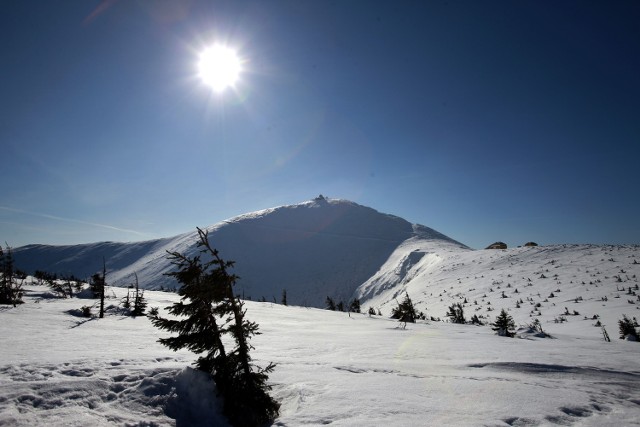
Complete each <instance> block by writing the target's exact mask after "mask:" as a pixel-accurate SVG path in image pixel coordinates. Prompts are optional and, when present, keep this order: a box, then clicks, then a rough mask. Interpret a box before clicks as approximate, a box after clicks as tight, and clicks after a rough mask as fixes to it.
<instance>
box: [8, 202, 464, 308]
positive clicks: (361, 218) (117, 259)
mask: <svg viewBox="0 0 640 427" xmlns="http://www.w3.org/2000/svg"><path fill="white" fill-rule="evenodd" d="M207 230H208V231H209V239H210V242H211V243H212V245H213V246H215V247H216V248H217V249H218V250H219V251H220V254H221V256H222V257H223V258H225V259H227V260H233V261H236V266H235V269H234V272H235V273H236V274H237V275H238V276H240V280H239V281H238V288H237V289H238V292H239V293H242V294H243V295H245V297H247V298H251V299H254V300H259V299H262V298H265V299H266V300H269V301H272V300H273V299H276V300H277V301H280V298H281V295H282V292H283V290H286V291H287V299H288V301H289V303H291V304H298V305H309V306H315V307H320V306H322V305H323V304H324V301H325V299H326V297H327V296H331V297H332V298H335V299H336V300H345V301H347V300H349V299H350V298H352V297H353V295H354V292H355V291H356V289H357V288H358V287H359V286H360V285H361V284H363V283H365V282H366V281H367V280H369V278H370V277H372V276H373V275H374V274H376V272H377V271H379V269H380V268H381V267H382V266H383V265H384V264H385V262H386V261H387V259H388V258H389V256H391V255H392V254H393V253H394V252H395V251H396V250H397V249H398V247H399V246H401V245H403V244H404V243H405V242H406V241H413V242H419V244H420V247H421V248H422V250H423V251H441V250H442V249H443V248H449V249H452V248H454V249H466V247H465V246H464V245H462V244H460V243H458V242H456V241H454V240H452V239H450V238H449V237H447V236H445V235H443V234H441V233H438V232H437V231H435V230H432V229H430V228H428V227H425V226H422V225H416V224H411V223H409V222H408V221H406V220H404V219H402V218H399V217H396V216H393V215H386V214H382V213H380V212H378V211H376V210H374V209H371V208H368V207H365V206H361V205H358V204H356V203H353V202H350V201H346V200H337V199H327V198H324V197H318V198H316V199H314V200H311V201H308V202H303V203H300V204H296V205H291V206H282V207H278V208H273V209H266V210H263V211H258V212H253V213H249V214H245V215H241V216H238V217H235V218H231V219H229V220H226V221H223V222H221V223H219V224H216V225H213V226H211V227H208V228H207ZM196 243H197V232H196V231H195V230H194V231H193V232H190V233H187V234H182V235H179V236H176V237H173V238H166V239H159V240H151V241H147V242H138V243H112V242H104V243H95V244H84V245H75V246H46V245H29V246H24V247H20V248H16V249H15V250H14V255H15V259H16V265H17V266H18V267H20V268H21V269H23V270H26V271H27V272H30V273H33V272H34V271H35V270H43V271H47V272H51V273H62V274H74V275H75V276H76V277H80V278H86V277H88V276H90V275H91V274H93V273H95V272H97V271H101V269H102V259H103V257H104V259H105V261H106V266H107V271H108V277H107V280H108V283H109V284H111V285H116V286H127V285H129V284H131V283H132V282H133V274H134V273H137V275H138V278H139V281H140V285H141V286H142V287H143V288H147V289H160V288H165V289H166V288H169V289H170V288H173V287H175V286H176V282H175V281H174V279H173V278H170V277H167V276H165V275H164V273H166V272H168V271H170V270H171V268H172V266H171V264H170V263H169V261H168V260H167V257H166V255H167V251H178V252H180V253H186V254H195V253H196V251H197V248H196Z"/></svg>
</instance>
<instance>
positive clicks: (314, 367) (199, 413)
mask: <svg viewBox="0 0 640 427" xmlns="http://www.w3.org/2000/svg"><path fill="white" fill-rule="evenodd" d="M498 255H499V254H498V253H496V254H495V255H493V256H494V257H497V256H498ZM490 256H491V255H490ZM416 258H417V256H416ZM424 258H425V257H424V256H422V257H421V258H420V260H419V262H422V260H423V259H424ZM494 260H495V261H496V262H498V259H496V258H494ZM471 264H472V265H473V264H474V263H471ZM465 265H466V264H465ZM469 268H471V267H469ZM469 274H471V273H469ZM25 288H26V290H27V294H26V297H25V304H22V305H20V306H18V307H17V308H13V307H10V306H2V307H0V310H1V311H0V342H1V343H2V347H0V425H11V426H14V425H15V426H38V425H50V426H63V425H64V426H87V425H91V426H111V425H118V426H122V425H129V426H176V425H177V426H181V425H182V426H187V425H188V426H192V425H193V426H198V425H202V426H204V425H208V426H210V425H219V426H224V425H226V424H225V421H224V420H223V418H222V417H221V415H220V405H219V402H217V401H216V399H215V398H212V396H214V394H215V393H214V385H213V384H212V383H211V382H210V381H208V379H207V378H205V377H203V375H202V374H201V373H199V372H196V371H193V370H192V369H190V368H188V367H187V366H188V365H190V364H191V363H192V362H193V361H194V360H195V356H194V355H193V354H191V353H189V352H186V351H178V352H172V351H170V350H168V349H167V348H165V347H163V346H161V345H160V344H159V343H157V339H158V338H159V337H161V336H166V333H164V332H162V331H159V330H157V329H155V328H153V327H152V326H151V323H150V322H149V320H148V319H146V318H145V317H138V318H131V317H127V316H124V315H123V313H122V311H121V310H120V309H118V308H117V304H118V302H119V300H120V298H121V297H122V296H123V295H124V292H126V290H125V289H122V288H110V289H109V292H108V295H110V298H109V299H108V301H107V305H108V306H110V308H109V309H108V310H107V316H106V317H105V318H104V319H86V318H82V317H76V316H74V314H73V313H75V312H76V311H75V310H77V309H78V308H80V307H81V306H83V305H87V304H91V303H93V302H94V301H93V300H87V299H78V298H71V299H57V298H53V297H52V296H51V294H50V293H49V291H48V288H46V287H43V286H38V285H36V284H28V285H26V286H25ZM145 296H146V297H147V298H148V299H149V302H150V304H149V306H150V307H154V306H159V307H166V306H168V305H170V304H171V303H173V302H175V301H176V300H177V299H178V296H177V295H175V294H172V293H163V292H155V291H147V292H146V293H145ZM246 305H247V309H248V314H247V315H248V318H249V319H251V320H255V321H257V322H258V323H259V324H260V326H261V332H262V334H261V335H259V336H256V337H254V339H253V344H254V346H255V350H254V351H253V353H252V354H253V357H254V360H255V362H256V363H257V364H259V365H262V366H264V365H266V364H267V363H269V362H275V363H276V364H277V367H276V369H275V371H274V372H273V373H272V375H271V376H270V382H271V384H272V385H273V390H272V393H273V395H274V396H275V397H276V398H277V399H278V400H279V401H280V402H281V403H282V407H281V416H280V418H278V419H277V420H276V422H275V425H279V426H300V425H326V424H330V425H349V426H360V425H373V426H382V425H394V426H418V425H425V426H426V425H429V426H436V425H438V426H479V425H486V426H507V425H513V426H517V425H520V426H523V425H526V426H535V425H584V426H630V425H640V422H639V421H640V387H639V386H638V384H639V380H640V368H639V365H638V356H639V355H640V345H639V344H638V343H634V342H628V341H623V340H619V339H617V334H616V331H615V328H614V327H613V325H611V328H610V334H611V337H612V342H611V343H606V342H604V341H603V340H602V339H601V337H600V336H598V334H574V333H573V331H574V329H575V328H572V325H577V324H581V323H582V321H573V320H570V321H569V322H566V323H563V324H555V323H552V324H550V325H548V328H547V329H548V331H549V332H550V333H551V334H552V335H553V336H554V337H555V338H554V339H542V338H536V337H535V336H533V335H531V334H526V333H524V334H523V335H522V336H523V338H522V339H518V338H514V339H510V338H502V337H498V336H497V335H495V334H494V333H493V331H491V329H490V328H489V327H487V326H483V327H478V326H471V325H455V324H450V323H441V322H429V323H424V322H423V323H418V324H410V325H408V326H407V328H406V329H402V328H400V327H399V324H398V322H395V321H392V320H389V319H387V318H384V317H380V316H373V317H369V316H367V315H364V314H355V313H351V314H350V315H349V314H347V313H342V312H331V311H325V310H319V309H313V308H303V307H291V306H289V307H286V306H282V305H276V304H272V303H259V302H251V301H248V302H247V303H246ZM599 306H600V304H599V303H597V302H593V301H585V302H583V303H582V306H581V307H583V308H584V309H586V311H590V312H591V311H595V310H596V308H597V309H598V310H599V309H600V307H599ZM593 329H596V328H593ZM575 330H580V328H578V329H575Z"/></svg>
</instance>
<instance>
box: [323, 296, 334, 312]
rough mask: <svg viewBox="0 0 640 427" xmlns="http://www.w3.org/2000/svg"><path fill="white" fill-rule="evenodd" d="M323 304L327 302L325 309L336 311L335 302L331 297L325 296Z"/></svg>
mask: <svg viewBox="0 0 640 427" xmlns="http://www.w3.org/2000/svg"><path fill="white" fill-rule="evenodd" d="M325 304H327V307H326V309H327V310H331V311H336V303H335V302H334V301H333V299H332V298H331V297H327V300H326V302H325Z"/></svg>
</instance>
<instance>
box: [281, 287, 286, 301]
mask: <svg viewBox="0 0 640 427" xmlns="http://www.w3.org/2000/svg"><path fill="white" fill-rule="evenodd" d="M281 302H282V305H287V290H286V289H283V290H282V301H281Z"/></svg>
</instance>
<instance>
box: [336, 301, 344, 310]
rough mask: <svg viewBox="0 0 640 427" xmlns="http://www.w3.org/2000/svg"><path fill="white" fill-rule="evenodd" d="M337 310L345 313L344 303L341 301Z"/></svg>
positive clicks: (337, 305)
mask: <svg viewBox="0 0 640 427" xmlns="http://www.w3.org/2000/svg"><path fill="white" fill-rule="evenodd" d="M336 310H337V311H344V302H342V301H340V302H339V303H338V304H336Z"/></svg>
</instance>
